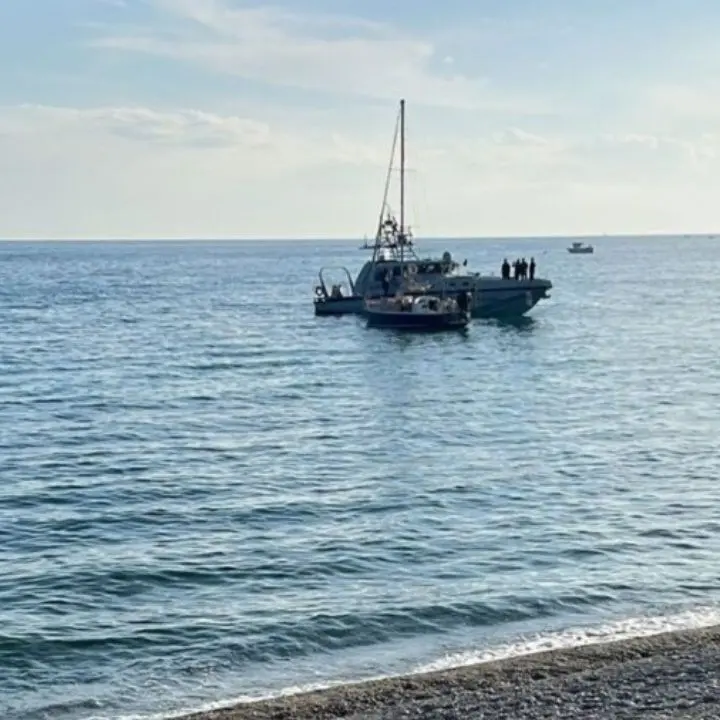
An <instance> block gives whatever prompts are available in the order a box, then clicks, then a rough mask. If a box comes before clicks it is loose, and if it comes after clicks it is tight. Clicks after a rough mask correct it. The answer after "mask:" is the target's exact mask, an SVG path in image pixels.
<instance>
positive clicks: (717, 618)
mask: <svg viewBox="0 0 720 720" xmlns="http://www.w3.org/2000/svg"><path fill="white" fill-rule="evenodd" d="M713 625H720V607H716V606H708V607H700V608H695V609H693V610H686V611H684V612H680V613H676V614H673V615H654V616H653V615H648V616H639V617H634V618H629V619H626V620H619V621H616V622H611V623H607V624H604V625H599V626H596V627H584V628H569V629H566V630H562V631H558V632H551V633H539V634H536V635H533V636H531V637H527V638H523V639H520V640H517V641H515V642H512V643H508V644H505V645H499V646H497V647H494V648H490V649H482V650H468V651H464V652H461V653H451V654H448V655H445V656H443V657H441V658H439V659H437V660H434V661H433V662H431V663H426V664H422V665H418V666H415V667H414V668H411V669H410V670H408V671H407V672H403V673H400V674H394V675H382V676H373V677H366V678H363V679H362V680H358V679H357V678H354V679H343V680H340V679H337V680H332V681H327V682H321V683H311V684H306V685H295V686H291V687H287V688H285V689H283V690H281V691H277V692H271V693H265V694H258V695H239V696H236V697H234V698H231V699H227V700H223V701H220V702H213V703H208V704H204V705H202V706H201V707H194V708H188V709H186V710H182V711H177V712H174V713H172V714H169V713H155V714H152V715H122V716H118V715H114V716H113V717H112V719H110V718H109V717H108V716H107V715H102V716H100V715H95V716H92V717H89V718H87V720H172V719H173V718H178V717H181V716H185V715H188V714H190V713H202V712H210V711H212V710H220V709H223V708H229V707H233V706H234V705H241V704H244V703H250V702H257V701H259V700H269V699H272V698H280V697H287V696H288V695H298V694H300V693H306V692H312V691H315V690H326V689H328V688H332V687H337V686H339V685H347V684H356V683H359V682H368V681H373V680H383V679H387V678H393V677H404V676H407V675H418V674H421V673H427V672H436V671H439V670H451V669H453V668H458V667H466V666H468V665H477V664H480V663H487V662H492V661H494V660H504V659H507V658H512V657H522V656H525V655H532V654H534V653H539V652H547V651H549V650H564V649H569V648H573V647H581V646H584V645H597V644H600V643H607V642H613V641H618V640H630V639H633V638H640V637H651V636H653V635H659V634H661V633H665V632H671V631H677V630H692V629H696V628H703V627H711V626H713Z"/></svg>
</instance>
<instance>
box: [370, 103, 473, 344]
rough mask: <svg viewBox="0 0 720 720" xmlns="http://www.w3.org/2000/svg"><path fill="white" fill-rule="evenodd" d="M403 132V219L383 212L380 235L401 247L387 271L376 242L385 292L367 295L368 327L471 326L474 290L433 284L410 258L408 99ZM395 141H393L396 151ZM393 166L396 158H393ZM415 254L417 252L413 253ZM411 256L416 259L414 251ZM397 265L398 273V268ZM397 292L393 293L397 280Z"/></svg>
mask: <svg viewBox="0 0 720 720" xmlns="http://www.w3.org/2000/svg"><path fill="white" fill-rule="evenodd" d="M399 134H400V217H399V221H398V220H397V219H396V218H395V217H394V216H393V215H392V214H390V213H388V215H387V217H386V219H385V220H383V218H382V214H381V216H380V222H379V224H378V238H379V237H380V236H381V235H383V236H384V243H383V244H384V245H385V246H387V247H391V248H393V249H394V250H397V254H398V260H399V262H398V263H397V265H396V266H393V267H388V268H387V272H386V273H383V267H382V266H383V264H384V261H385V256H384V255H381V254H380V253H379V252H378V250H379V247H380V243H377V242H376V245H375V248H374V250H375V252H373V258H372V267H371V272H372V273H376V271H377V270H378V269H379V270H380V275H381V276H382V280H381V282H382V286H383V295H382V296H381V297H376V296H369V295H365V296H364V313H365V315H366V317H367V324H368V327H384V328H393V329H397V330H458V329H462V328H465V327H467V325H468V323H469V322H470V309H471V308H472V296H471V294H470V292H462V293H460V294H459V295H456V296H449V295H448V294H447V293H446V292H444V291H443V289H440V292H438V288H434V289H433V288H431V286H430V285H429V284H427V283H422V282H420V281H419V279H418V277H417V266H416V264H415V263H413V262H410V263H408V262H407V253H408V251H409V252H411V253H412V236H411V234H410V232H409V228H407V227H406V225H405V100H400V116H399ZM394 150H395V141H393V155H394ZM391 167H392V161H391ZM389 179H390V171H388V179H387V181H386V184H385V199H384V202H383V209H385V207H386V206H387V192H388V185H389ZM381 213H382V211H381ZM413 255H414V253H413ZM411 259H415V258H414V257H413V256H412V255H411ZM396 268H397V270H398V272H397V275H396V274H395V272H394V271H395V269H396ZM393 281H395V282H394V285H395V286H396V289H395V292H394V293H393V294H390V288H391V285H392V284H393Z"/></svg>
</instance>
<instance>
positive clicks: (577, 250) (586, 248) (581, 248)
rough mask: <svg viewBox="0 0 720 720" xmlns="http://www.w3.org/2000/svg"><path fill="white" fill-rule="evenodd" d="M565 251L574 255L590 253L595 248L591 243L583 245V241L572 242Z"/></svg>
mask: <svg viewBox="0 0 720 720" xmlns="http://www.w3.org/2000/svg"><path fill="white" fill-rule="evenodd" d="M567 251H568V252H569V253H573V254H574V255H591V254H592V253H594V252H595V248H594V247H593V246H592V245H585V243H581V242H574V243H573V244H572V245H571V246H570V247H569V248H568V249H567Z"/></svg>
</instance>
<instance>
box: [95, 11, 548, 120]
mask: <svg viewBox="0 0 720 720" xmlns="http://www.w3.org/2000/svg"><path fill="white" fill-rule="evenodd" d="M153 2H154V3H155V5H156V7H157V8H158V9H159V10H161V11H162V15H161V17H162V18H163V23H162V24H161V25H159V26H156V27H154V28H146V29H145V30H144V31H143V32H137V31H135V32H128V33H126V34H114V35H106V36H104V37H100V38H97V39H96V40H94V41H93V45H94V46H95V47H99V48H105V49H115V50H124V51H129V52H135V53H144V54H149V55H155V56H160V57H167V58H174V59H177V60H182V61H186V62H189V63H194V64H196V65H199V66H202V67H205V68H207V69H210V70H213V71H216V72H220V73H225V74H229V75H235V76H237V77H242V78H246V79H250V80H255V81H261V82H265V83H269V84H273V85H280V86H292V87H297V88H303V89H308V90H323V91H330V92H335V93H343V94H348V93H351V94H355V95H360V96H368V97H375V98H382V99H397V98H398V97H400V96H405V97H407V98H408V99H410V100H411V101H414V102H418V103H427V104H432V105H441V106H454V107H462V108H476V107H484V108H486V109H496V110H500V109H504V110H508V109H512V110H514V111H515V112H533V111H535V110H537V109H538V100H537V98H536V99H535V100H533V101H532V102H531V101H530V100H529V99H528V98H511V97H508V96H506V95H505V94H504V93H501V92H499V91H497V90H495V89H493V88H492V87H491V86H490V84H489V82H488V80H487V79H486V78H469V77H466V76H464V75H461V74H458V73H452V74H451V73H450V72H449V68H450V67H451V64H449V63H447V62H443V59H444V58H445V57H447V53H441V52H439V51H438V50H437V48H436V47H435V46H434V45H433V43H432V42H430V41H428V40H423V39H417V38H413V37H410V36H408V35H406V34H405V33H403V32H402V31H401V30H398V29H396V28H393V27H391V26H390V25H387V24H383V23H378V22H372V21H367V20H363V19H359V18H354V17H346V16H340V15H317V14H314V15H313V14H302V15H301V14H298V13H294V12H290V11H287V10H284V9H279V8H276V7H259V6H258V7H242V8H232V7H230V6H229V5H227V4H226V3H225V2H223V0H153Z"/></svg>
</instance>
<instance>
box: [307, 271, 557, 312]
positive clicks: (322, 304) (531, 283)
mask: <svg viewBox="0 0 720 720" xmlns="http://www.w3.org/2000/svg"><path fill="white" fill-rule="evenodd" d="M551 288H552V283H551V282H550V281H549V280H526V281H516V280H512V281H511V280H505V281H501V280H499V279H498V280H496V281H494V282H492V283H491V282H488V283H486V287H484V288H483V289H480V290H474V291H472V290H471V291H472V293H473V306H472V310H471V312H472V316H473V317H474V318H501V319H505V318H514V317H522V316H523V315H525V314H526V313H527V312H528V311H529V310H532V308H534V307H535V305H537V304H538V302H540V300H544V299H546V298H548V297H550V295H549V291H550V289H551ZM439 294H440V293H438V292H435V291H433V290H430V291H429V292H428V295H439ZM446 294H447V296H448V297H454V296H455V295H456V294H457V293H453V292H448V293H446ZM348 314H352V315H364V314H365V307H364V300H363V298H362V296H360V295H353V296H350V297H345V298H341V299H335V300H333V299H330V298H328V299H327V300H326V299H324V298H323V299H319V300H316V301H315V315H348Z"/></svg>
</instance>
